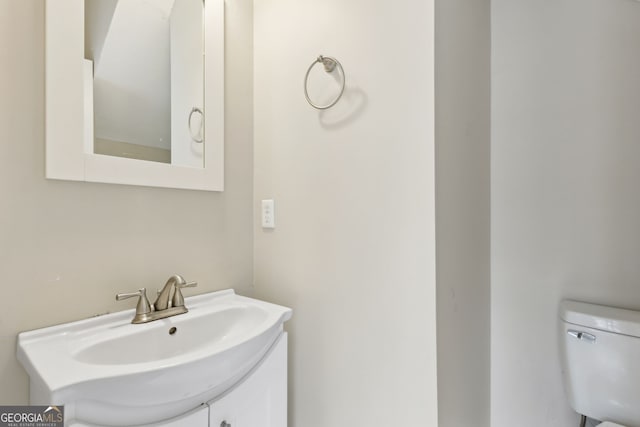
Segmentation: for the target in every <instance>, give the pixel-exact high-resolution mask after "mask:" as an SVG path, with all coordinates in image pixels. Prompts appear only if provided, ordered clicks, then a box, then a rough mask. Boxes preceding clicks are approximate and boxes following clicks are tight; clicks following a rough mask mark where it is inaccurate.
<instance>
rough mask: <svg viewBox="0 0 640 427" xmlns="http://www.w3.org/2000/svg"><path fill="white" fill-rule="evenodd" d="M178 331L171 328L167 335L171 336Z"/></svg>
mask: <svg viewBox="0 0 640 427" xmlns="http://www.w3.org/2000/svg"><path fill="white" fill-rule="evenodd" d="M177 331H178V328H176V327H175V326H174V327H172V328H171V329H169V335H173V334H175V333H176V332H177Z"/></svg>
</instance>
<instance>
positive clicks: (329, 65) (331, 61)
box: [304, 55, 346, 110]
mask: <svg viewBox="0 0 640 427" xmlns="http://www.w3.org/2000/svg"><path fill="white" fill-rule="evenodd" d="M318 63H319V64H322V65H323V66H324V71H326V72H327V73H331V72H332V71H333V70H335V68H336V66H337V67H338V68H339V69H340V74H342V87H341V88H340V93H339V94H338V96H337V97H336V99H334V100H333V102H331V103H330V104H327V105H317V104H314V103H313V101H311V98H309V91H308V90H307V86H308V85H309V73H311V70H312V69H313V67H315V65H316V64H318ZM345 80H346V76H345V75H344V70H343V69H342V65H341V64H340V62H338V60H337V59H335V58H332V57H330V56H322V55H320V56H318V58H317V59H316V60H315V61H313V63H312V64H311V65H310V66H309V69H308V70H307V74H306V75H305V76H304V96H305V98H307V102H308V103H309V105H311V106H312V107H313V108H315V109H318V110H326V109H327V108H331V107H333V106H334V105H336V103H337V102H338V101H339V100H340V98H341V97H342V94H343V93H344V86H345Z"/></svg>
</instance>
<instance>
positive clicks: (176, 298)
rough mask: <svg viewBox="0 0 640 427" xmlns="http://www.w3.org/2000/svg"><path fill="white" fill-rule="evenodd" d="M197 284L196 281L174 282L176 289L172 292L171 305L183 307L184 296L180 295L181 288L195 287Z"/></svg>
mask: <svg viewBox="0 0 640 427" xmlns="http://www.w3.org/2000/svg"><path fill="white" fill-rule="evenodd" d="M196 286H198V282H189V283H187V282H183V283H178V282H176V290H175V291H174V292H173V299H172V300H171V306H172V307H183V306H184V297H183V296H182V291H181V290H180V289H182V288H195V287H196Z"/></svg>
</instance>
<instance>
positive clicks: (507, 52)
mask: <svg viewBox="0 0 640 427" xmlns="http://www.w3.org/2000/svg"><path fill="white" fill-rule="evenodd" d="M492 27H493V28H492V75H493V78H492V148H491V163H492V166H491V168H492V176H491V182H492V185H491V197H492V203H491V218H492V219H491V245H492V256H491V267H492V271H491V274H492V288H491V307H492V330H491V335H492V348H491V351H492V363H491V383H492V394H491V400H492V402H491V426H492V427H512V426H514V425H518V426H519V427H534V426H541V425H544V426H549V427H566V426H571V425H578V417H577V415H576V414H573V413H572V411H571V410H570V409H569V407H568V403H567V399H566V398H565V395H564V392H563V389H562V383H561V377H560V364H559V356H558V346H557V342H558V331H557V322H558V315H557V311H558V303H559V302H560V300H561V299H562V298H566V297H571V298H574V299H579V300H585V301H592V302H600V303H603V304H611V305H617V306H622V307H629V308H634V309H640V286H639V281H638V280H639V277H640V262H639V260H640V226H639V224H640V191H638V187H639V183H640V167H639V164H640V143H639V141H640V78H639V76H640V54H639V52H640V3H638V2H636V1H629V0H607V1H600V0H556V1H538V0H493V1H492Z"/></svg>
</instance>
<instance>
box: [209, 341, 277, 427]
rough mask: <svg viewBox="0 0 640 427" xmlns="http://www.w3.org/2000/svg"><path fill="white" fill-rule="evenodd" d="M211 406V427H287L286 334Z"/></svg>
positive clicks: (210, 403)
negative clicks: (232, 387) (248, 373)
mask: <svg viewBox="0 0 640 427" xmlns="http://www.w3.org/2000/svg"><path fill="white" fill-rule="evenodd" d="M209 406H210V408H209V413H210V416H211V418H210V423H209V426H210V427H287V334H286V333H283V334H282V336H281V337H280V339H279V341H278V342H277V344H275V345H274V347H273V348H272V349H271V350H270V352H269V353H268V354H267V356H266V357H265V359H263V361H262V363H261V364H260V365H259V366H258V367H257V368H256V369H255V370H254V371H253V373H251V374H250V375H249V376H248V377H247V378H245V379H244V381H243V382H241V383H240V384H239V385H237V386H236V387H235V388H234V389H232V390H231V391H230V392H229V393H228V394H226V395H224V396H223V397H222V398H220V399H219V400H215V401H212V402H209Z"/></svg>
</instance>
